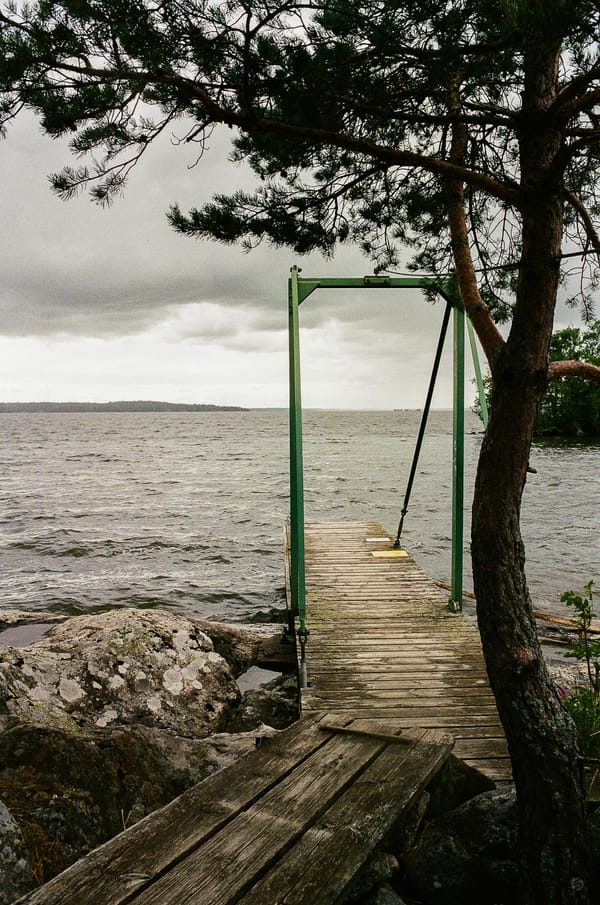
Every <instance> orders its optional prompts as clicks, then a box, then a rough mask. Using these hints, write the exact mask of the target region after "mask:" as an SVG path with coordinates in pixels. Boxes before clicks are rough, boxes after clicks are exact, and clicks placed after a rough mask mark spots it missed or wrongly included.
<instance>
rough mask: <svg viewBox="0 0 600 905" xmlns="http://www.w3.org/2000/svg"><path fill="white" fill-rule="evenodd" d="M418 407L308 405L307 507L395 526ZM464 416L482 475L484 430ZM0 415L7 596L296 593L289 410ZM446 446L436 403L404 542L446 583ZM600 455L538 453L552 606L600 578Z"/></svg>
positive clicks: (530, 525)
mask: <svg viewBox="0 0 600 905" xmlns="http://www.w3.org/2000/svg"><path fill="white" fill-rule="evenodd" d="M419 417H420V416H419V413H416V412H306V413H305V484H306V509H307V519H309V520H310V519H313V520H319V519H336V520H337V519H342V520H343V519H348V520H363V519H375V520H377V521H380V522H382V523H383V525H384V526H385V527H386V528H388V529H389V530H390V531H391V532H395V529H396V526H397V522H398V516H399V511H400V509H401V506H402V499H403V495H404V489H405V483H406V480H407V476H408V471H409V468H410V461H411V457H412V453H413V449H414V444H415V438H416V433H417V427H418V421H419ZM468 424H469V428H470V430H471V431H472V433H470V434H469V436H468V437H467V449H466V458H467V471H468V476H467V484H468V487H470V486H471V485H472V480H473V474H474V468H475V462H476V458H477V453H478V448H479V443H480V434H479V429H478V422H477V420H476V419H475V418H473V419H472V420H469V422H468ZM0 426H1V428H2V441H1V443H0V468H1V470H2V471H1V473H2V475H3V480H2V484H1V486H0V569H1V571H0V607H11V608H19V609H27V610H51V611H54V612H57V613H79V612H89V611H92V610H97V609H103V608H107V607H117V606H139V607H158V606H160V607H167V608H171V609H175V610H178V611H180V612H183V613H187V614H194V615H201V616H207V617H214V616H216V617H220V618H228V619H231V618H235V619H242V618H248V617H249V616H251V615H252V614H253V613H256V612H258V611H261V610H266V609H268V608H270V607H271V606H274V605H279V604H281V603H282V600H283V561H282V525H283V522H284V520H285V518H286V517H287V513H288V478H287V468H288V464H287V457H288V445H287V444H288V441H287V415H286V413H285V412H282V411H258V412H241V413H213V412H207V413H171V412H170V413H160V414H109V413H85V414H65V415H62V414H16V415H2V416H1V417H0ZM450 456H451V417H450V415H449V413H446V412H434V413H432V416H431V422H430V427H429V429H428V434H427V437H426V440H425V444H424V447H423V452H422V464H421V468H420V470H419V473H418V476H417V479H416V482H415V487H414V490H413V500H412V502H411V508H410V510H409V514H408V516H407V519H406V522H405V529H404V534H403V540H404V543H405V545H406V546H407V547H408V548H409V549H410V550H411V552H412V553H413V554H414V556H415V557H416V559H417V560H418V561H419V562H420V563H421V565H423V567H424V568H425V569H426V570H427V571H428V572H429V573H430V574H431V575H432V576H433V577H435V578H438V579H440V580H443V581H447V580H448V574H449V569H450V552H449V551H450V530H451V529H450V487H451V472H450ZM599 458H600V446H599V445H598V444H596V445H586V444H582V443H574V444H573V443H572V444H565V443H554V444H553V443H544V444H539V445H537V446H536V448H535V450H534V453H533V455H532V464H533V465H534V466H535V467H536V468H537V469H538V474H537V475H533V476H531V477H530V480H529V482H528V487H527V490H526V495H525V505H524V514H523V523H524V531H525V536H526V541H527V546H528V563H529V577H530V583H531V587H532V592H533V595H534V598H535V599H536V600H537V601H538V602H549V603H550V604H551V605H552V606H553V607H555V605H556V606H557V605H558V598H559V597H560V593H561V591H563V590H565V589H567V588H571V587H573V588H577V587H581V586H582V584H584V583H585V582H586V581H588V580H589V579H590V578H596V579H600V543H599V540H598V538H599V529H600V509H599V500H600V470H599V469H598V462H599ZM467 496H468V494H467ZM465 537H466V538H467V539H468V525H467V528H466V532H465ZM469 582H470V575H469V570H468V565H467V569H466V577H465V584H466V586H468V585H469ZM555 608H556V607H555Z"/></svg>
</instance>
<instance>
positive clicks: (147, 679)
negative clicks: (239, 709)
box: [0, 609, 240, 738]
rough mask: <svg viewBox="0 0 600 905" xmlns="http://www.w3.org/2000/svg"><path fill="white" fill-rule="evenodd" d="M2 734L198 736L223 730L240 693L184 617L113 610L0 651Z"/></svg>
mask: <svg viewBox="0 0 600 905" xmlns="http://www.w3.org/2000/svg"><path fill="white" fill-rule="evenodd" d="M0 696H1V697H0V729H6V728H9V727H10V726H12V725H16V724H37V725H45V726H54V727H56V728H59V727H60V728H62V729H66V730H68V729H71V730H75V729H81V728H88V729H93V728H101V729H103V728H106V727H111V728H114V727H117V726H130V725H143V726H150V727H158V728H161V729H170V730H172V731H174V732H176V733H177V734H179V735H183V736H189V737H193V738H198V737H202V736H206V735H208V733H209V732H211V731H214V730H216V731H218V730H219V729H220V728H221V727H222V726H223V725H224V723H225V721H226V719H227V715H228V710H229V708H230V707H231V706H232V705H233V704H236V703H237V702H238V701H239V699H240V692H239V689H238V687H237V685H236V682H235V679H234V677H233V675H232V673H231V670H230V668H229V666H228V664H227V662H226V660H225V659H224V658H223V657H222V656H221V655H220V654H218V653H216V651H215V650H214V645H213V642H212V641H211V639H210V638H209V636H208V635H207V634H206V633H205V632H203V631H202V630H201V629H200V628H199V627H198V626H197V625H196V624H195V623H194V622H192V621H191V620H189V619H186V618H184V617H183V616H178V615H175V614H172V613H163V612H160V611H152V610H133V609H127V610H111V611H110V612H106V613H100V614H96V615H93V616H78V617H76V618H74V619H69V620H68V621H67V622H65V623H63V624H62V625H57V626H55V627H54V628H53V629H52V631H51V632H50V633H49V634H48V635H46V636H45V637H43V638H42V639H41V640H39V641H37V642H36V643H34V644H31V645H29V646H28V647H25V648H21V649H14V648H8V647H3V648H0Z"/></svg>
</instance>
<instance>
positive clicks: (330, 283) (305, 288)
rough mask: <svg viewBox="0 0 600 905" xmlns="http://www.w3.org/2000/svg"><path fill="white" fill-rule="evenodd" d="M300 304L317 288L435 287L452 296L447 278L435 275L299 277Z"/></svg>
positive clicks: (446, 297) (449, 297)
mask: <svg viewBox="0 0 600 905" xmlns="http://www.w3.org/2000/svg"><path fill="white" fill-rule="evenodd" d="M297 281H298V304H302V302H304V301H305V300H306V299H307V298H308V297H309V295H312V293H313V292H315V290H317V289H435V290H436V291H437V292H439V293H440V295H442V296H443V297H444V298H445V299H447V300H448V301H449V302H452V301H453V300H454V298H455V296H452V293H451V287H450V284H449V282H447V281H446V280H439V279H436V278H435V277H387V276H381V277H380V276H365V277H323V278H322V279H318V278H314V277H310V278H303V277H301V276H298V277H297Z"/></svg>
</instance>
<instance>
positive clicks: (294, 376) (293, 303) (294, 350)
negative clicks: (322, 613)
mask: <svg viewBox="0 0 600 905" xmlns="http://www.w3.org/2000/svg"><path fill="white" fill-rule="evenodd" d="M288 287H289V288H288V302H289V343H290V354H289V359H290V361H289V364H290V535H291V536H290V585H291V597H292V615H293V616H297V617H298V619H299V622H300V639H301V642H302V639H304V640H306V591H305V569H304V477H303V467H302V400H301V392H300V326H299V318H298V307H299V293H298V268H297V267H292V269H291V276H290V280H289V284H288Z"/></svg>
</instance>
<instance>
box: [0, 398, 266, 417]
mask: <svg viewBox="0 0 600 905" xmlns="http://www.w3.org/2000/svg"><path fill="white" fill-rule="evenodd" d="M248 411H250V409H247V408H242V407H241V406H238V405H208V404H205V403H186V402H154V401H146V400H136V401H131V402H124V401H123V402H0V414H17V413H20V412H64V413H68V412H248Z"/></svg>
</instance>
